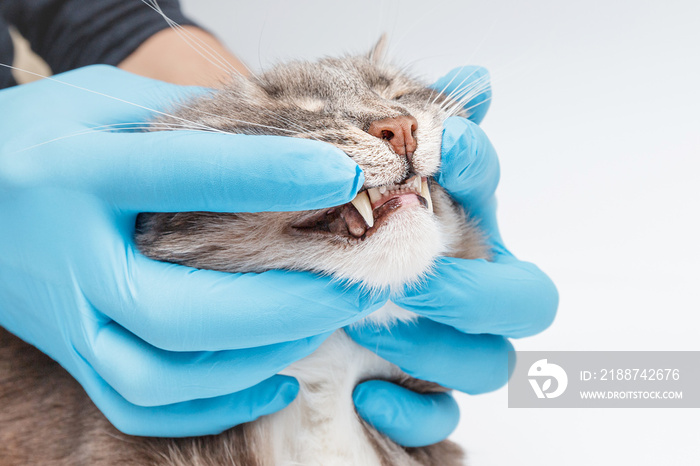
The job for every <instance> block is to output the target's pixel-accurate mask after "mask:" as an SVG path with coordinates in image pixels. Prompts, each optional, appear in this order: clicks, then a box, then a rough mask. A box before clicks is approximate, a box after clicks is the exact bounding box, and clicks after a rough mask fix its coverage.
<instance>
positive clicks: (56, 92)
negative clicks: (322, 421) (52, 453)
mask: <svg viewBox="0 0 700 466" xmlns="http://www.w3.org/2000/svg"><path fill="white" fill-rule="evenodd" d="M58 81H61V82H62V83H67V84H61V83H59V82H58ZM84 89H88V90H84ZM193 92H204V90H202V89H193V88H182V87H178V86H174V85H169V84H165V83H161V82H158V81H153V80H150V79H145V78H141V77H137V76H134V75H131V74H129V73H125V72H122V71H119V70H117V69H114V68H110V67H105V66H95V67H89V68H84V69H81V70H77V71H73V72H70V73H66V74H63V75H59V76H57V77H56V78H55V80H42V81H39V82H36V83H32V84H28V85H24V86H18V87H15V88H12V89H9V90H5V91H2V92H0V108H2V112H1V115H0V118H1V121H0V325H2V326H3V327H5V328H7V329H8V330H9V331H11V332H12V333H14V334H16V335H18V336H19V337H21V338H22V339H24V340H25V341H27V342H29V343H31V344H32V345H34V346H36V347H38V348H39V349H40V350H42V351H43V352H45V353H46V354H48V355H49V356H51V357H52V358H54V359H55V360H56V361H58V362H59V363H60V364H61V365H62V366H63V367H64V368H66V369H67V370H68V371H69V372H70V373H71V374H72V375H73V377H75V378H76V379H77V380H78V381H79V382H80V384H81V385H82V386H83V387H84V388H85V390H86V392H87V393H88V395H89V396H90V398H92V400H93V401H94V402H95V404H96V405H97V406H98V407H99V409H100V410H101V411H102V412H103V413H104V414H105V415H106V416H107V418H109V420H110V421H111V422H112V423H113V424H114V425H115V426H116V427H117V428H118V429H120V430H121V431H123V432H126V433H129V434H134V435H149V436H191V435H202V434H214V433H218V432H221V431H223V430H225V429H227V428H229V427H231V426H234V425H236V424H240V423H242V422H247V421H250V420H253V419H255V418H257V417H259V416H261V415H264V414H268V413H271V412H274V411H277V410H279V409H282V408H283V407H285V406H286V405H287V404H288V403H290V402H291V401H292V400H293V399H294V397H295V396H296V393H297V391H298V382H297V381H296V380H295V379H294V378H291V377H284V376H278V375H275V374H276V373H277V372H279V371H280V370H281V369H282V368H284V367H286V366H287V365H289V364H290V363H292V362H293V361H295V360H297V359H300V358H302V357H304V356H306V355H308V354H309V353H311V352H312V351H313V350H314V349H316V347H318V345H319V344H320V343H321V342H322V340H323V339H324V338H325V337H326V336H327V335H328V332H332V331H333V330H335V329H337V328H340V327H342V326H344V325H347V324H350V323H352V322H354V321H356V320H357V319H360V318H362V317H363V316H365V315H367V314H368V313H370V312H371V311H373V310H376V309H377V308H379V307H380V306H381V305H383V303H384V302H385V299H386V298H385V297H374V298H369V297H368V296H367V295H365V294H363V293H362V292H361V290H360V289H359V288H357V287H355V288H348V287H346V286H340V285H337V284H335V283H333V282H332V281H331V280H329V279H327V278H321V277H318V276H315V275H312V274H309V273H292V272H283V271H273V272H268V273H262V274H225V273H219V272H213V271H207V270H195V269H192V268H188V267H182V266H178V265H173V264H167V263H161V262H157V261H153V260H150V259H148V258H146V257H144V256H142V255H141V254H139V252H138V251H137V250H136V247H135V246H134V243H133V241H132V235H133V230H134V222H135V219H136V215H137V214H138V212H172V211H198V210H207V211H222V212H242V211H245V212H249V211H279V210H304V209H312V208H321V207H326V206H331V205H338V204H342V203H345V202H348V201H349V200H351V199H352V198H353V196H355V193H356V192H357V190H358V189H359V187H361V186H362V184H363V181H364V179H363V175H362V173H361V171H360V170H359V168H358V167H357V166H356V165H355V163H353V162H352V161H350V159H349V158H348V157H347V156H346V155H345V154H343V153H342V152H341V151H339V150H337V149H335V148H333V147H332V146H330V145H326V144H321V143H317V142H315V141H309V140H302V139H289V138H280V137H272V136H269V137H267V136H244V135H231V134H217V133H204V132H195V131H183V132H177V133H173V132H169V131H163V132H154V133H136V132H100V131H93V129H104V128H107V127H108V126H106V125H116V126H112V128H116V129H119V128H125V127H131V128H132V129H133V127H138V126H139V122H144V121H148V120H149V119H151V118H153V117H154V116H155V112H153V111H151V110H148V109H147V108H146V107H152V106H155V107H158V108H167V105H169V104H171V103H172V102H173V101H174V100H175V99H178V98H182V97H185V96H186V95H188V94H191V93H193ZM102 94H105V95H108V96H112V97H111V98H109V97H105V96H103V95H102ZM125 101H128V102H132V103H134V104H135V105H129V104H127V103H125ZM183 124H189V123H187V122H183ZM47 141H50V142H47ZM302 311H303V313H302Z"/></svg>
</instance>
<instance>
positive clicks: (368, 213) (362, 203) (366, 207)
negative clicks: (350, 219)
mask: <svg viewBox="0 0 700 466" xmlns="http://www.w3.org/2000/svg"><path fill="white" fill-rule="evenodd" d="M350 202H351V203H352V205H354V206H355V208H356V209H357V211H358V212H359V213H360V215H362V218H364V219H365V222H367V226H369V227H370V228H372V227H373V226H374V215H372V204H371V203H370V202H369V196H367V191H362V192H361V193H358V194H357V196H355V199H353V200H352V201H350Z"/></svg>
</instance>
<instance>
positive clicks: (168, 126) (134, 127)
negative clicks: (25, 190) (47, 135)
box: [17, 122, 226, 153]
mask: <svg viewBox="0 0 700 466" xmlns="http://www.w3.org/2000/svg"><path fill="white" fill-rule="evenodd" d="M120 125H130V126H125V128H126V129H128V130H130V131H134V132H135V131H137V130H138V131H143V132H147V131H149V130H153V129H154V125H157V124H144V123H142V122H141V123H140V125H141V126H138V124H134V123H115V124H112V125H102V126H96V127H94V128H88V129H85V130H81V131H77V132H75V133H71V134H66V135H64V136H59V137H57V138H53V139H49V140H48V141H44V142H40V143H39V144H34V145H32V146H29V147H25V148H24V149H20V150H18V151H17V153H19V152H25V151H28V150H31V149H36V148H37V147H41V146H44V145H46V144H50V143H52V142H57V141H62V140H64V139H69V138H73V137H76V136H83V135H86V134H92V133H106V132H113V130H114V129H119V128H116V127H118V126H120ZM162 126H163V128H164V129H172V128H173V127H175V128H178V129H180V130H182V129H181V128H184V129H187V130H190V131H200V132H219V133H226V132H225V131H218V130H208V129H202V128H198V127H194V126H189V125H177V124H172V123H169V124H163V125H162Z"/></svg>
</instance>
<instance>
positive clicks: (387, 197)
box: [292, 175, 433, 240]
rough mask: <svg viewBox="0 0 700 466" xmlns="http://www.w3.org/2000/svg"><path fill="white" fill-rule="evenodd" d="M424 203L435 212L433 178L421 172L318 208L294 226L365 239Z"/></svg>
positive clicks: (304, 230)
mask: <svg viewBox="0 0 700 466" xmlns="http://www.w3.org/2000/svg"><path fill="white" fill-rule="evenodd" d="M412 206H422V207H423V208H426V209H428V210H429V211H430V212H432V211H433V203H432V198H431V197H430V181H429V179H428V178H427V177H420V176H418V175H415V176H412V177H411V178H408V179H406V180H404V181H403V182H402V183H400V184H389V185H383V186H378V187H375V188H368V189H363V190H362V191H360V192H359V193H357V196H355V198H354V199H353V200H352V201H350V202H348V203H347V204H343V205H341V206H337V207H333V208H331V209H325V210H320V211H315V212H312V213H310V214H309V215H307V216H305V217H303V218H302V219H300V220H299V221H297V222H295V223H294V224H293V225H292V228H293V229H294V230H296V231H298V232H300V233H321V234H332V235H340V236H350V237H352V238H356V239H360V240H364V239H367V238H369V237H370V236H371V235H372V234H374V233H375V232H376V231H377V230H378V229H379V227H381V225H382V224H384V223H385V222H386V221H387V219H388V218H389V217H390V216H391V214H393V213H394V212H396V211H397V210H399V209H402V208H410V207H412Z"/></svg>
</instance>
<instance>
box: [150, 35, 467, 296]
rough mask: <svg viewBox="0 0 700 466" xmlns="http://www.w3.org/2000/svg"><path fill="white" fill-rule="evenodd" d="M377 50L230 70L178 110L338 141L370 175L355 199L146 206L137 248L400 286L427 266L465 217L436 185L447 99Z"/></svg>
mask: <svg viewBox="0 0 700 466" xmlns="http://www.w3.org/2000/svg"><path fill="white" fill-rule="evenodd" d="M379 47H381V43H380V45H379V46H378V47H376V48H375V50H373V51H372V53H370V54H369V55H367V56H360V57H346V58H325V59H322V60H319V61H317V62H292V63H288V64H284V65H280V66H277V67H275V68H273V69H271V70H270V71H268V72H266V73H264V74H261V75H259V76H255V77H252V78H243V77H236V78H235V79H234V80H233V82H232V83H231V84H229V85H226V86H224V87H223V88H222V89H221V90H219V91H217V92H215V93H213V94H211V95H209V96H206V97H202V98H198V99H197V100H195V101H193V102H189V103H188V104H187V105H184V106H182V107H181V108H179V109H177V111H176V113H175V116H176V117H178V118H182V119H186V120H189V121H194V122H198V123H202V124H204V125H207V126H209V127H212V128H216V129H218V130H222V131H227V132H231V133H243V134H254V135H255V134H257V135H270V134H271V135H280V136H291V137H298V138H308V139H315V140H319V141H323V142H327V143H330V144H333V145H334V146H336V147H338V148H340V149H341V150H342V151H344V152H345V153H346V154H347V155H348V157H350V158H351V159H352V160H353V161H355V162H356V163H357V164H358V165H359V166H360V167H361V168H362V170H363V172H364V175H365V184H364V186H363V188H362V190H361V191H360V192H359V193H358V195H357V196H356V198H355V199H354V200H353V201H352V202H350V203H348V204H345V205H341V206H335V207H332V208H327V209H321V210H314V211H303V212H274V213H241V214H218V213H202V212H196V213H177V214H150V215H147V216H142V218H141V219H140V221H139V228H138V232H137V243H138V245H139V247H140V248H141V250H142V251H143V252H144V253H145V254H147V255H149V256H151V257H154V258H157V259H161V260H167V261H171V262H176V263H180V264H184V265H189V266H193V267H199V268H208V269H214V270H222V271H231V272H261V271H264V270H269V269H277V268H285V269H295V270H312V271H316V272H321V273H326V274H332V275H334V276H336V277H338V278H342V279H346V280H349V281H352V282H361V283H363V284H365V285H367V286H368V287H372V288H383V287H398V286H400V285H403V284H406V283H411V282H413V281H416V280H417V279H419V278H420V277H421V276H422V275H423V274H425V273H426V272H427V271H429V269H430V267H431V265H432V264H433V262H434V260H435V258H436V257H437V256H438V255H440V254H444V253H446V252H447V251H448V250H449V249H450V248H451V247H452V245H453V243H454V242H455V241H457V239H456V237H457V236H458V235H459V232H458V231H457V230H458V229H459V228H460V227H464V225H465V221H464V216H463V213H462V212H461V210H460V209H459V208H458V207H457V206H455V205H454V203H453V202H452V201H451V199H450V198H449V196H447V194H446V193H445V192H444V191H443V190H442V189H440V188H439V187H438V186H437V184H434V183H432V181H431V180H432V176H433V175H435V174H436V173H437V171H438V169H439V166H440V156H441V141H442V125H443V122H444V120H445V118H447V116H448V110H446V107H447V105H446V104H448V103H450V102H449V101H448V98H447V97H446V96H444V95H443V94H440V93H438V92H437V91H435V90H433V89H431V88H429V87H427V86H426V85H424V84H422V83H421V82H419V81H418V80H415V79H413V78H411V77H409V76H408V75H406V74H405V73H403V72H402V71H400V70H399V69H397V68H395V67H393V66H391V65H388V64H385V63H383V62H382V61H381V59H380V57H379V55H380V53H379V50H378V48H379ZM159 121H160V122H161V123H162V122H166V123H167V118H164V119H161V120H159Z"/></svg>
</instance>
